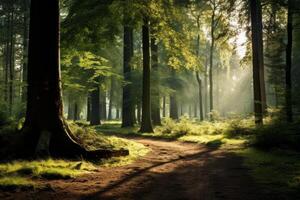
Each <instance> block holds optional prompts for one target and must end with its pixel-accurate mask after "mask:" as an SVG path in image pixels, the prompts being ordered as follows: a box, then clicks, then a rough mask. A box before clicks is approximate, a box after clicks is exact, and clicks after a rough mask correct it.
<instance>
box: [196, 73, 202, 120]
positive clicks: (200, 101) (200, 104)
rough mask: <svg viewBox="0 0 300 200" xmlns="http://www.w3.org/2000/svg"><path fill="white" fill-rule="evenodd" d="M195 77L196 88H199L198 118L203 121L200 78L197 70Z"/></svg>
mask: <svg viewBox="0 0 300 200" xmlns="http://www.w3.org/2000/svg"><path fill="white" fill-rule="evenodd" d="M196 78H197V82H198V89H199V94H198V95H199V108H200V120H201V121H203V120H204V117H203V102H202V80H201V77H200V74H199V72H196Z"/></svg>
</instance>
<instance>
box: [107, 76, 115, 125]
mask: <svg viewBox="0 0 300 200" xmlns="http://www.w3.org/2000/svg"><path fill="white" fill-rule="evenodd" d="M114 90H115V82H114V79H113V78H111V84H110V92H109V105H108V120H112V109H113V98H114Z"/></svg>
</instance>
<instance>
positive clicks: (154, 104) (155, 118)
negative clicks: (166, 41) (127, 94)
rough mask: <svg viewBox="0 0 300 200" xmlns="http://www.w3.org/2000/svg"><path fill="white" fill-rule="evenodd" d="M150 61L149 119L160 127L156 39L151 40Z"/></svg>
mask: <svg viewBox="0 0 300 200" xmlns="http://www.w3.org/2000/svg"><path fill="white" fill-rule="evenodd" d="M151 60H152V73H153V75H154V77H153V78H152V83H153V84H152V85H153V87H152V91H153V92H152V98H151V117H152V122H153V125H161V118H160V97H159V72H158V45H157V44H156V39H155V38H154V37H153V38H151Z"/></svg>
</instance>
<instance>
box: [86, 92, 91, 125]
mask: <svg viewBox="0 0 300 200" xmlns="http://www.w3.org/2000/svg"><path fill="white" fill-rule="evenodd" d="M86 121H88V122H89V121H91V97H90V95H89V94H88V96H87V98H86Z"/></svg>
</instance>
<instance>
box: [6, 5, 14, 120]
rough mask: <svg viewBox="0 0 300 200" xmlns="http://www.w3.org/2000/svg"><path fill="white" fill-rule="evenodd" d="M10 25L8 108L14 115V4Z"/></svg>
mask: <svg viewBox="0 0 300 200" xmlns="http://www.w3.org/2000/svg"><path fill="white" fill-rule="evenodd" d="M10 9H11V12H10V20H9V21H10V25H9V27H10V28H9V31H10V32H9V40H10V41H9V81H8V88H9V89H8V90H9V92H8V94H9V95H8V107H9V113H10V115H12V109H13V101H14V75H15V58H14V57H15V55H14V54H15V48H14V47H15V36H14V20H15V13H14V12H15V11H14V2H13V3H12V6H11V7H10Z"/></svg>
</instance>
